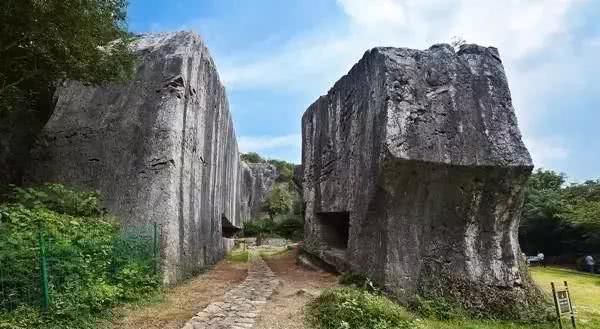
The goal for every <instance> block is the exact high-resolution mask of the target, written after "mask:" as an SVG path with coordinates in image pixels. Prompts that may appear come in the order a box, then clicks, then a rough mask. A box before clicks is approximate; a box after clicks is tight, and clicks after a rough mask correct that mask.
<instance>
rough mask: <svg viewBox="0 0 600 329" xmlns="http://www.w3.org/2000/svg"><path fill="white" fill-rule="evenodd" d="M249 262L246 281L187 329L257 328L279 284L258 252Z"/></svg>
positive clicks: (190, 323)
mask: <svg viewBox="0 0 600 329" xmlns="http://www.w3.org/2000/svg"><path fill="white" fill-rule="evenodd" d="M249 262H250V268H249V269H248V276H247V277H246V280H244V282H242V283H241V284H239V285H237V286H236V287H234V288H232V289H231V290H229V291H227V292H226V293H225V298H224V299H223V301H222V302H213V303H211V304H210V305H208V306H207V307H206V308H205V309H204V310H202V311H200V312H198V314H197V315H196V316H194V317H193V318H192V319H191V320H190V321H188V323H187V324H186V325H185V327H184V328H183V329H244V328H254V323H255V321H256V317H257V316H258V315H259V314H261V312H262V311H263V310H264V307H265V305H266V304H267V299H268V298H269V297H271V294H272V293H273V291H274V290H275V287H276V286H277V285H278V284H279V280H277V278H275V275H274V274H273V272H272V271H271V269H270V268H269V266H267V264H266V263H265V262H264V260H263V259H262V258H261V257H260V255H259V253H258V252H257V251H251V252H250V259H249Z"/></svg>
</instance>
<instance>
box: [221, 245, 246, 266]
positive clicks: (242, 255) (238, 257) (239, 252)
mask: <svg viewBox="0 0 600 329" xmlns="http://www.w3.org/2000/svg"><path fill="white" fill-rule="evenodd" d="M225 258H226V259H227V260H228V261H231V262H240V263H245V262H247V261H248V250H245V249H240V248H236V249H233V250H232V251H231V252H230V253H228V254H227V256H226V257H225Z"/></svg>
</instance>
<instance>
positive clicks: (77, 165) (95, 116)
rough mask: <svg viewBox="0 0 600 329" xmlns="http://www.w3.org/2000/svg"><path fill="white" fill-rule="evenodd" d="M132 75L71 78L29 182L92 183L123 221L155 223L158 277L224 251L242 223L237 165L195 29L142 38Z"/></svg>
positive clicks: (174, 276)
mask: <svg viewBox="0 0 600 329" xmlns="http://www.w3.org/2000/svg"><path fill="white" fill-rule="evenodd" d="M135 52H136V54H137V55H138V57H139V61H138V66H137V71H136V74H135V78H134V79H133V80H132V81H130V82H128V83H126V84H123V85H120V84H111V85H109V86H104V87H94V86H87V85H83V84H81V83H78V82H70V83H67V84H66V85H65V86H63V87H61V88H59V90H58V91H57V93H56V99H57V104H56V108H55V110H54V113H53V115H52V117H51V119H50V121H49V122H48V123H47V125H46V126H45V128H44V129H43V132H42V134H41V136H40V137H39V141H38V143H37V146H36V147H35V149H34V150H33V151H32V158H33V159H32V166H31V168H30V170H29V172H28V174H27V180H28V181H29V182H46V181H50V182H52V181H56V182H65V183H67V184H74V185H77V186H81V187H85V188H91V189H95V190H99V191H100V192H101V193H102V195H103V196H104V199H105V205H106V207H107V208H108V209H109V210H111V211H112V213H114V214H115V215H117V216H118V217H119V218H121V220H122V221H123V222H124V224H126V225H128V226H139V225H145V224H149V223H153V222H157V223H160V224H161V227H162V256H163V259H164V265H165V267H164V268H165V274H166V275H165V281H166V282H175V281H176V280H178V279H179V278H182V277H184V276H186V275H187V274H188V273H190V272H194V271H196V270H197V269H199V268H201V267H203V266H205V265H207V264H212V263H214V262H216V261H217V260H219V259H220V258H221V257H222V256H223V242H222V233H223V227H225V226H226V227H227V228H228V229H231V228H235V227H238V226H240V221H241V218H242V217H244V214H242V213H241V210H240V207H239V204H240V181H241V170H240V163H239V154H238V147H237V142H236V138H235V132H234V128H233V122H232V119H231V114H230V112H229V106H228V103H227V98H226V95H225V89H224V88H223V86H222V85H221V82H220V81H219V77H218V74H217V70H216V68H215V64H214V63H213V61H212V59H211V57H210V54H209V52H208V49H207V48H206V47H205V45H204V43H203V42H202V40H201V39H200V37H199V36H197V35H196V34H194V33H191V32H178V33H168V34H155V35H143V36H142V37H141V38H140V39H139V40H138V41H137V42H136V49H135Z"/></svg>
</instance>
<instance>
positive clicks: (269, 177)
mask: <svg viewBox="0 0 600 329" xmlns="http://www.w3.org/2000/svg"><path fill="white" fill-rule="evenodd" d="M241 164H242V165H241V167H242V191H243V192H242V200H241V203H242V212H243V213H244V214H245V215H246V216H247V218H245V220H251V219H255V218H258V217H259V216H260V214H261V213H262V212H263V204H264V202H265V200H266V198H267V195H268V194H269V192H271V189H272V188H273V186H274V184H275V182H276V180H277V177H279V172H278V170H277V168H276V167H275V166H274V165H272V164H270V163H267V162H259V163H247V162H245V161H241Z"/></svg>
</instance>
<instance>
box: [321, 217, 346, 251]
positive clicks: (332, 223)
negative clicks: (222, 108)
mask: <svg viewBox="0 0 600 329" xmlns="http://www.w3.org/2000/svg"><path fill="white" fill-rule="evenodd" d="M317 219H318V222H319V226H320V229H321V237H322V239H323V240H322V241H323V242H324V243H325V244H326V245H327V246H328V247H330V248H335V249H347V248H348V238H349V234H350V213H349V212H320V213H318V214H317Z"/></svg>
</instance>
